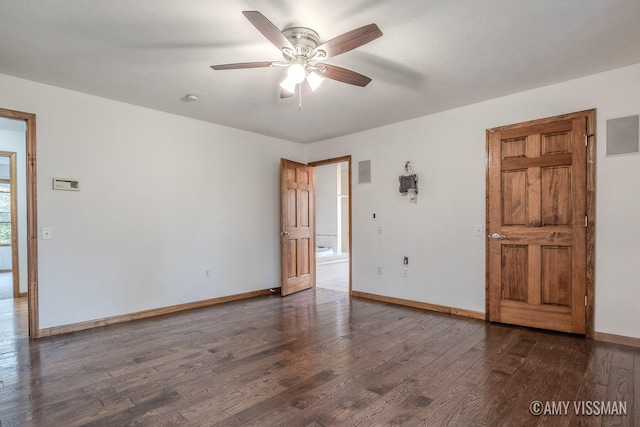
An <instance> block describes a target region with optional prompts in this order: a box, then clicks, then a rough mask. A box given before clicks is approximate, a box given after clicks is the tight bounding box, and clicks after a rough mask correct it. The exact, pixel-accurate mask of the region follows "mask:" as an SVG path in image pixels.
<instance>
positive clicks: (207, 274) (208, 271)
mask: <svg viewBox="0 0 640 427" xmlns="http://www.w3.org/2000/svg"><path fill="white" fill-rule="evenodd" d="M204 278H205V279H210V278H211V269H210V268H205V269H204Z"/></svg>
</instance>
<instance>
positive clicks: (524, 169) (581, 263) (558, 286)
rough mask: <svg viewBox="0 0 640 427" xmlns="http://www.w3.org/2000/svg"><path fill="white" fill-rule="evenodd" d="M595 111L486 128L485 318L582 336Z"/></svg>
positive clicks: (586, 300)
mask: <svg viewBox="0 0 640 427" xmlns="http://www.w3.org/2000/svg"><path fill="white" fill-rule="evenodd" d="M593 116H595V113H594V111H587V112H581V113H575V114H569V115H564V116H558V117H553V118H549V119H542V120H538V121H533V122H527V123H522V124H518V125H510V126H504V127H500V128H495V129H490V130H488V131H487V145H488V156H489V164H488V180H487V203H488V204H487V232H488V233H487V234H488V235H489V236H488V244H487V257H488V259H487V268H488V271H487V281H488V293H489V301H488V305H489V307H488V312H489V320H491V321H496V322H503V323H510V324H516V325H522V326H530V327H535V328H542V329H551V330H556V331H563V332H571V333H576V334H585V332H586V316H585V314H586V310H587V309H586V306H587V305H588V299H587V290H588V289H587V286H586V283H587V264H588V263H587V227H588V226H589V219H590V218H588V216H587V211H588V209H587V182H588V180H587V175H588V174H587V171H588V170H590V169H589V168H588V167H587V153H588V148H587V143H588V140H589V137H590V136H591V135H590V133H591V132H589V130H588V120H593V119H594V117H593ZM590 126H593V124H591V125H590ZM590 303H591V304H592V301H591V302H590Z"/></svg>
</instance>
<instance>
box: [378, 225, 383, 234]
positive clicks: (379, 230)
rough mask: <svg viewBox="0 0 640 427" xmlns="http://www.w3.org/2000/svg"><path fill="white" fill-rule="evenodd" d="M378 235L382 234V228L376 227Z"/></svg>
mask: <svg viewBox="0 0 640 427" xmlns="http://www.w3.org/2000/svg"><path fill="white" fill-rule="evenodd" d="M378 234H382V226H381V225H379V226H378Z"/></svg>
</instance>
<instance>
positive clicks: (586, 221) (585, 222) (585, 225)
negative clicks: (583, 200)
mask: <svg viewBox="0 0 640 427" xmlns="http://www.w3.org/2000/svg"><path fill="white" fill-rule="evenodd" d="M588 227H589V217H588V216H586V215H585V216H584V228H588Z"/></svg>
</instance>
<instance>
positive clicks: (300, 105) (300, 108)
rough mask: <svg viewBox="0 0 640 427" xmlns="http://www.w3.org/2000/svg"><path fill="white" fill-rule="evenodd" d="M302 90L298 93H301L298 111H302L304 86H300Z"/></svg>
mask: <svg viewBox="0 0 640 427" xmlns="http://www.w3.org/2000/svg"><path fill="white" fill-rule="evenodd" d="M299 87H300V90H299V91H298V92H299V93H300V98H299V101H298V110H299V111H302V85H299Z"/></svg>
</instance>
